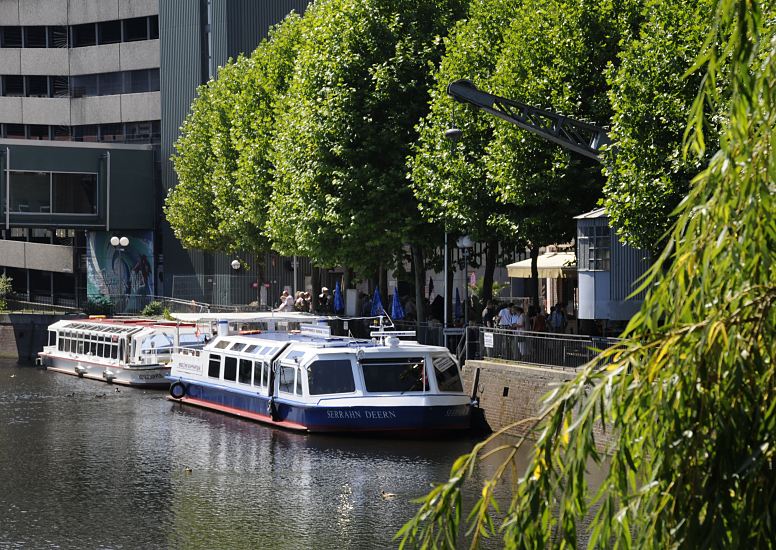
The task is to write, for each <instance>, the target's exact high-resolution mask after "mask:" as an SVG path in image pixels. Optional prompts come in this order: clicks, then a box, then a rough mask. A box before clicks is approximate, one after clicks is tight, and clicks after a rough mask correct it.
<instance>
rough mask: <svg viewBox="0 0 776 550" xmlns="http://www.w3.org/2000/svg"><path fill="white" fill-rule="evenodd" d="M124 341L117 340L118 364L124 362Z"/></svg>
mask: <svg viewBox="0 0 776 550" xmlns="http://www.w3.org/2000/svg"><path fill="white" fill-rule="evenodd" d="M124 357H125V356H124V340H119V362H121V363H123V362H124Z"/></svg>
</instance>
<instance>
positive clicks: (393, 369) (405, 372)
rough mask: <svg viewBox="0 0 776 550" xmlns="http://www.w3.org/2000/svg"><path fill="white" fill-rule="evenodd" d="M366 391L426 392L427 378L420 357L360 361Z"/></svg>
mask: <svg viewBox="0 0 776 550" xmlns="http://www.w3.org/2000/svg"><path fill="white" fill-rule="evenodd" d="M360 363H361V370H362V371H363V372H364V385H365V387H366V391H368V392H373V393H383V392H410V391H426V390H428V378H427V377H426V374H425V363H424V361H423V358H422V357H392V358H381V359H362V360H361V361H360Z"/></svg>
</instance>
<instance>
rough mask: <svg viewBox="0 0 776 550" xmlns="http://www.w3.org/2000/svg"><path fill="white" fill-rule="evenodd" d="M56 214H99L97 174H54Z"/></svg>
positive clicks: (53, 190) (53, 187)
mask: <svg viewBox="0 0 776 550" xmlns="http://www.w3.org/2000/svg"><path fill="white" fill-rule="evenodd" d="M51 185H52V190H51V196H52V197H53V202H54V209H53V212H54V213H55V214H97V174H76V173H57V172H54V173H53V174H52V181H51Z"/></svg>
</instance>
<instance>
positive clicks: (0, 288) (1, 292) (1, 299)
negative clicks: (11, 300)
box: [0, 273, 13, 311]
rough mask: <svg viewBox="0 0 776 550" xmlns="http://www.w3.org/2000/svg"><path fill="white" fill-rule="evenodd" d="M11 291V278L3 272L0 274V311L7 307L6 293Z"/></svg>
mask: <svg viewBox="0 0 776 550" xmlns="http://www.w3.org/2000/svg"><path fill="white" fill-rule="evenodd" d="M11 292H13V278H12V277H9V276H8V275H6V274H5V273H3V274H2V275H0V311H5V310H6V309H8V301H7V298H8V295H9V294H11Z"/></svg>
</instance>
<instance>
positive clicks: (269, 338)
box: [207, 331, 448, 356]
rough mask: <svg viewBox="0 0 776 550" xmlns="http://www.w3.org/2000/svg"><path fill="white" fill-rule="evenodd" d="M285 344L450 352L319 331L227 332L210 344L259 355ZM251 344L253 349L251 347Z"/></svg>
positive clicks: (312, 347) (213, 347) (216, 348)
mask: <svg viewBox="0 0 776 550" xmlns="http://www.w3.org/2000/svg"><path fill="white" fill-rule="evenodd" d="M286 344H291V345H293V347H294V348H295V349H300V348H306V349H308V350H310V351H313V350H324V349H336V350H339V351H346V350H353V351H354V352H355V351H356V350H359V349H363V350H365V351H366V350H383V351H392V352H393V351H396V352H401V351H413V352H415V353H417V352H421V351H430V352H434V351H448V350H447V348H444V347H440V346H430V345H425V344H419V343H418V342H415V341H407V340H398V343H397V344H396V345H395V346H391V345H390V344H388V343H386V342H384V341H382V340H379V339H363V338H353V337H350V336H322V335H318V334H305V332H304V331H302V332H299V331H292V332H264V333H261V334H228V335H223V336H218V337H216V338H215V339H214V340H213V341H211V342H210V343H209V344H208V345H207V349H209V350H211V351H232V352H240V353H249V354H256V355H260V356H264V355H274V353H275V352H276V351H277V350H278V349H279V348H281V347H284V346H285V345H286ZM251 347H252V348H253V349H251Z"/></svg>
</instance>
